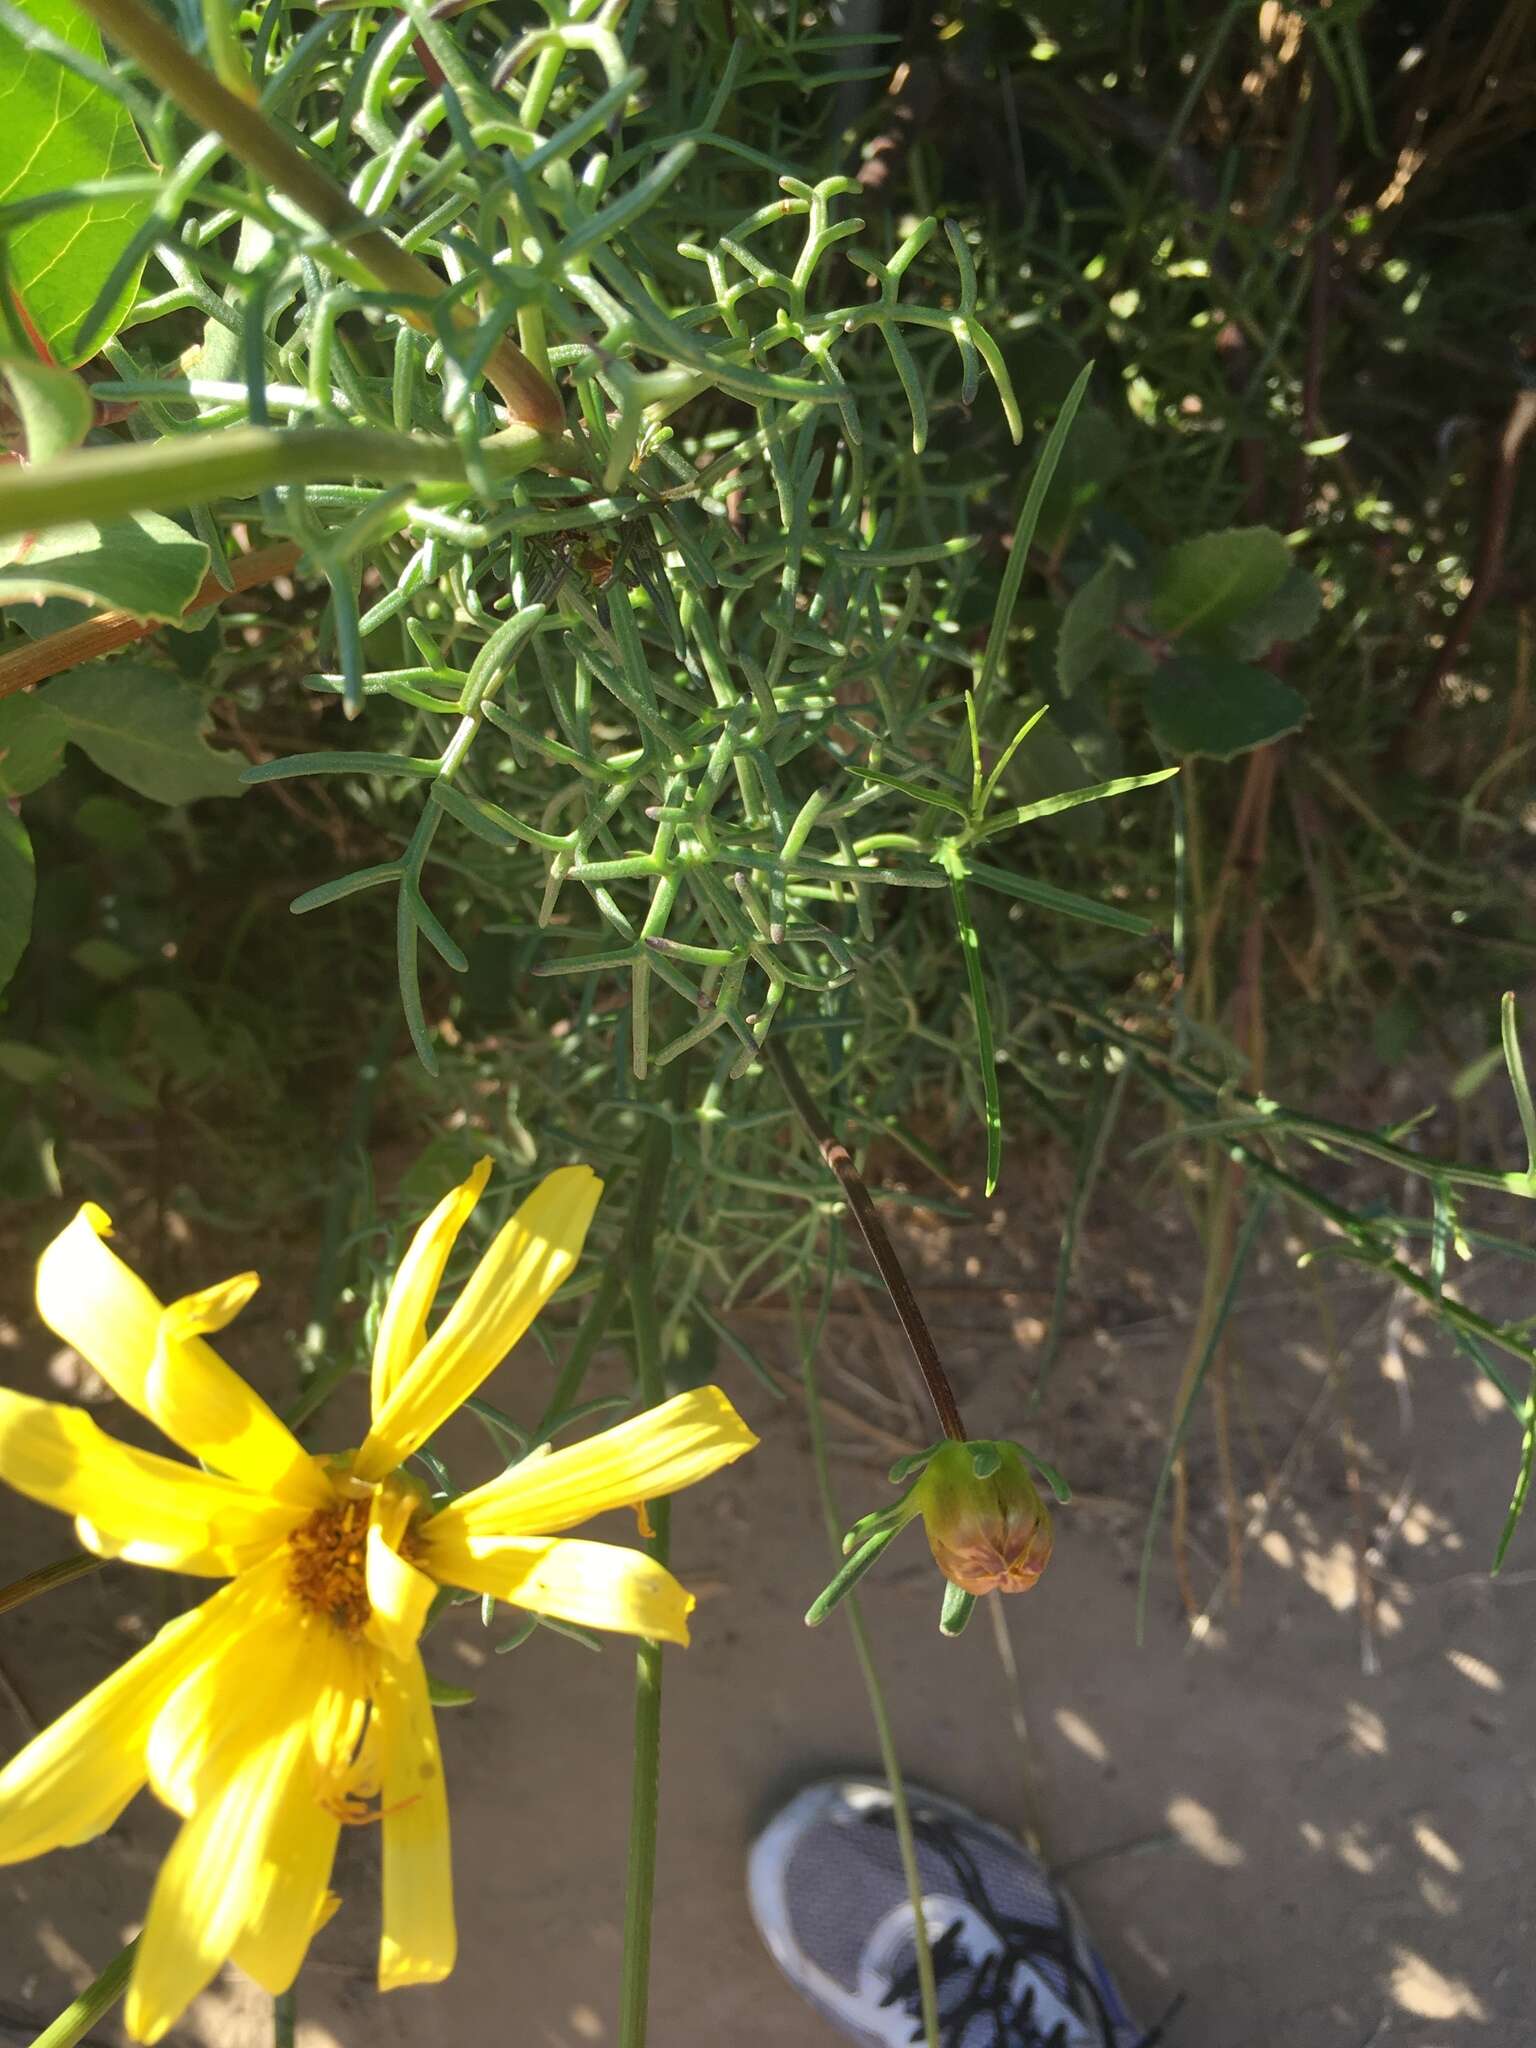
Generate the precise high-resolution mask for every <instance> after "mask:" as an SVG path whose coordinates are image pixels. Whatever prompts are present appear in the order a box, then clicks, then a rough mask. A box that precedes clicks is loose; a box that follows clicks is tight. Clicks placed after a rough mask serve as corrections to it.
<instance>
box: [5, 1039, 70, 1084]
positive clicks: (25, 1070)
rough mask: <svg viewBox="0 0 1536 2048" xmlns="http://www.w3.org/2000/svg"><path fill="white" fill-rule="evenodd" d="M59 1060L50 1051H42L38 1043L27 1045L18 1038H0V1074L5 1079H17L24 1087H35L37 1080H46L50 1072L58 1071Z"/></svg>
mask: <svg viewBox="0 0 1536 2048" xmlns="http://www.w3.org/2000/svg"><path fill="white" fill-rule="evenodd" d="M58 1068H59V1061H58V1059H57V1057H56V1056H55V1055H54V1054H53V1053H51V1052H44V1051H43V1048H42V1047H41V1046H40V1045H27V1044H25V1043H23V1041H22V1040H21V1039H19V1038H0V1074H3V1075H4V1076H5V1078H6V1080H7V1081H19V1082H20V1083H21V1085H22V1087H24V1088H35V1087H36V1086H37V1084H38V1082H39V1081H46V1080H47V1079H48V1076H49V1075H50V1074H54V1073H57V1072H58Z"/></svg>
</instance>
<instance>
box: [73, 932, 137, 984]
mask: <svg viewBox="0 0 1536 2048" xmlns="http://www.w3.org/2000/svg"><path fill="white" fill-rule="evenodd" d="M69 957H70V959H71V960H73V961H74V963H75V965H76V966H77V967H83V968H84V969H85V972H86V973H87V974H89V975H93V976H94V977H95V979H96V980H97V981H122V980H124V979H125V978H126V977H127V976H128V975H130V974H132V973H133V971H134V969H135V968H136V967H138V966H139V965H140V961H139V956H138V954H137V953H130V952H129V950H128V948H127V947H126V946H120V945H119V944H118V943H117V940H116V939H102V938H92V939H82V940H81V941H80V943H79V945H78V946H73V947H71V949H70V955H69Z"/></svg>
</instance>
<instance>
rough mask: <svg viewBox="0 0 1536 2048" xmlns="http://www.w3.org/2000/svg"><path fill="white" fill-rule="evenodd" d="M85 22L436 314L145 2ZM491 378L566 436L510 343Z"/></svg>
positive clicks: (386, 239) (418, 281)
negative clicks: (115, 45) (90, 21)
mask: <svg viewBox="0 0 1536 2048" xmlns="http://www.w3.org/2000/svg"><path fill="white" fill-rule="evenodd" d="M81 5H82V6H83V7H84V9H85V11H86V13H88V14H89V15H91V16H92V17H93V19H94V20H95V22H96V24H97V26H98V27H99V28H100V29H101V30H102V31H103V33H104V34H105V35H107V36H108V37H109V38H110V40H111V41H112V42H114V43H116V44H117V46H118V48H119V49H122V50H126V51H127V52H128V54H129V55H130V56H131V57H132V58H133V59H134V60H135V62H136V63H137V64H138V65H139V66H140V68H141V69H142V70H143V71H144V73H145V74H146V76H147V77H149V78H151V79H153V81H154V83H155V84H156V85H158V86H159V88H160V90H161V91H162V92H163V93H165V94H167V95H168V96H169V97H170V98H171V99H172V100H174V101H175V103H176V105H177V106H178V107H180V108H181V110H182V112H183V113H184V114H187V115H188V116H189V117H190V118H191V119H192V120H193V121H195V122H196V123H197V124H198V126H199V127H201V128H205V129H211V130H212V131H213V132H214V134H216V135H220V136H222V137H223V139H224V141H225V143H226V144H227V145H228V147H229V150H230V153H231V155H232V156H234V157H235V158H236V159H237V160H238V161H239V162H240V163H241V164H242V165H244V167H245V168H246V169H247V170H248V171H252V172H254V173H255V174H256V176H257V177H258V178H260V179H261V180H262V181H263V182H264V183H266V184H268V185H271V186H273V187H275V188H276V190H277V191H279V192H282V193H283V194H285V195H286V197H288V198H289V199H291V200H293V201H294V202H295V203H296V204H297V205H298V206H301V207H302V208H303V209H304V211H305V212H306V213H307V214H308V215H309V216H310V218H311V219H312V220H314V221H316V222H318V224H319V225H320V226H321V227H323V228H324V229H325V230H326V232H327V234H329V235H331V236H332V237H334V239H335V240H336V242H338V243H339V244H340V246H341V248H342V249H343V250H344V251H345V252H346V254H347V255H348V256H350V257H351V258H352V260H353V262H354V263H355V264H356V265H357V266H358V267H359V268H360V270H361V272H362V273H363V281H364V282H367V283H372V284H379V285H382V286H383V287H384V289H385V290H386V291H390V292H398V293H400V294H401V295H402V297H404V298H405V299H406V300H411V299H425V300H426V301H427V302H428V306H430V305H431V304H432V303H434V302H435V301H437V300H439V299H441V298H442V297H443V294H444V293H445V292H446V290H447V289H448V287H447V284H446V283H445V281H444V280H443V279H442V278H441V277H439V276H438V275H437V273H436V272H435V271H433V270H431V269H429V268H428V266H427V265H426V264H425V263H423V262H422V260H421V258H420V257H419V256H413V255H412V254H411V252H410V251H409V250H408V249H402V248H401V247H400V245H399V243H398V242H396V241H395V240H394V239H393V237H391V236H390V235H387V234H386V233H385V232H384V230H383V229H382V228H379V227H375V226H374V225H373V223H372V222H371V221H369V220H368V219H367V217H366V216H365V215H364V214H362V213H359V211H358V209H357V208H356V207H355V206H354V205H353V204H352V201H351V200H350V199H349V198H348V197H347V195H346V193H345V192H344V191H343V190H342V189H341V187H340V186H339V185H338V184H336V183H335V181H334V180H333V179H332V178H331V177H330V176H329V175H328V174H327V173H326V172H325V171H323V170H322V169H321V168H320V166H319V165H318V164H317V163H315V162H314V160H313V159H312V158H310V157H308V156H306V155H305V154H304V153H303V152H302V151H301V150H299V149H296V148H295V147H294V145H293V144H292V143H291V142H289V141H288V140H287V138H286V137H285V136H283V135H282V134H280V133H279V132H278V130H277V129H276V128H275V127H274V126H273V125H272V123H271V122H270V121H269V120H268V119H267V117H266V115H265V114H263V113H262V111H261V110H260V108H259V107H255V106H252V105H251V103H250V102H249V101H248V100H245V99H242V98H241V97H240V95H239V94H238V93H233V92H231V91H230V90H229V88H228V86H226V85H223V84H221V83H220V82H219V80H218V79H217V78H216V77H215V76H214V74H213V73H212V72H211V71H209V70H207V69H206V68H205V66H203V65H201V64H199V63H198V61H197V59H196V58H195V57H193V56H192V55H191V54H190V53H189V52H188V51H186V50H185V49H183V48H182V46H181V44H180V43H179V42H177V40H176V38H175V37H174V36H173V35H172V34H171V32H170V30H169V29H168V28H164V27H162V25H161V24H160V22H158V21H157V20H156V19H155V17H154V15H152V14H151V13H150V12H149V10H148V8H146V7H144V6H142V5H141V4H140V0H81ZM428 306H415V305H411V304H405V305H403V306H402V307H401V309H400V310H401V313H402V315H403V317H404V318H405V319H406V320H408V321H409V322H410V323H411V325H412V326H413V327H417V328H420V330H421V331H422V332H423V333H424V334H433V333H435V332H436V328H435V323H434V321H433V318H432V315H431V313H430V311H429V310H428ZM452 318H453V320H454V323H455V325H457V326H458V327H460V328H461V329H466V330H469V331H473V330H474V328H475V327H476V326H477V325H478V322H477V321H476V318H475V316H474V314H473V313H472V312H471V311H469V309H468V308H466V307H463V306H457V305H456V306H454V307H453V308H452ZM485 375H486V377H487V378H488V379H489V380H490V382H491V383H492V384H493V385H494V386H495V387H496V389H497V391H499V392H500V393H501V396H502V398H503V400H504V401H505V402H506V406H507V409H508V411H509V412H510V413H511V415H512V417H513V419H514V420H519V421H521V422H523V423H524V424H525V425H528V426H531V427H535V428H537V429H538V430H539V431H541V432H542V433H547V434H558V433H559V432H560V431H561V429H562V428H563V427H564V425H565V408H564V407H563V406H562V404H561V402H560V395H559V393H558V392H557V391H556V390H555V389H554V387H553V386H552V385H551V384H550V383H549V382H548V381H547V380H546V379H545V378H544V377H541V376H540V374H539V372H538V371H537V370H536V369H535V368H534V367H533V365H532V363H530V362H529V360H528V358H527V357H526V356H525V355H524V354H523V353H522V351H521V350H520V349H519V348H517V347H515V346H514V345H513V343H512V342H510V341H508V340H507V339H506V337H505V336H502V337H501V338H500V339H498V340H497V342H496V343H495V345H494V347H493V348H492V349H491V352H490V354H489V356H488V357H487V359H486V364H485Z"/></svg>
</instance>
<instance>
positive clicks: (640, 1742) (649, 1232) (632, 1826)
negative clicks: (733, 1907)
mask: <svg viewBox="0 0 1536 2048" xmlns="http://www.w3.org/2000/svg"><path fill="white" fill-rule="evenodd" d="M685 1067H686V1062H682V1061H680V1062H679V1063H678V1065H677V1066H676V1068H674V1070H673V1071H674V1073H675V1074H676V1075H678V1076H681V1075H682V1074H683V1072H684V1071H685ZM671 1162H672V1125H671V1122H670V1121H669V1119H668V1118H667V1117H666V1116H658V1117H657V1118H655V1119H654V1121H653V1122H652V1124H651V1127H650V1129H649V1130H648V1131H647V1132H646V1135H645V1143H644V1146H643V1147H642V1149H641V1154H640V1171H639V1173H638V1174H637V1175H636V1177H635V1191H634V1200H633V1204H632V1206H631V1209H630V1212H629V1230H628V1237H627V1244H626V1248H625V1249H626V1257H625V1260H624V1266H625V1269H626V1277H627V1279H628V1282H629V1305H630V1313H631V1315H632V1316H633V1318H634V1326H635V1367H636V1371H637V1373H638V1376H639V1381H640V1398H641V1401H642V1402H643V1403H644V1405H645V1406H646V1407H647V1408H654V1407H655V1406H656V1405H657V1404H658V1403H659V1402H660V1401H661V1400H662V1399H663V1398H664V1396H665V1393H666V1388H665V1386H664V1385H663V1381H662V1370H661V1325H660V1320H659V1318H658V1316H657V1313H656V1285H655V1281H656V1259H655V1238H656V1219H657V1217H658V1216H659V1215H660V1214H661V1206H662V1200H663V1196H664V1193H665V1189H666V1181H667V1170H668V1168H669V1166H670V1165H671ZM671 1505H672V1504H671V1502H670V1501H665V1500H660V1501H656V1502H655V1503H654V1504H653V1505H652V1507H651V1509H650V1516H651V1526H652V1528H653V1529H654V1530H655V1532H656V1533H655V1535H654V1536H653V1537H651V1538H650V1540H649V1541H648V1542H647V1543H646V1546H645V1548H646V1549H647V1550H648V1551H649V1553H650V1555H651V1556H652V1557H654V1558H655V1559H656V1561H657V1563H658V1564H665V1563H666V1561H667V1549H668V1541H669V1538H670V1536H671V1513H670V1510H671ZM661 1678H662V1663H661V1644H660V1643H653V1642H642V1643H641V1645H640V1650H639V1654H638V1656H637V1658H636V1664H635V1768H634V1781H633V1792H632V1795H631V1799H630V1809H629V1866H628V1873H627V1876H626V1880H625V1892H624V1961H623V1965H622V1967H621V1971H620V1976H619V2048H645V2037H646V2025H647V2019H648V2009H649V2004H650V1986H651V1915H652V1908H653V1906H654V1904H655V1897H656V1809H657V1800H658V1796H659V1793H660V1788H661Z"/></svg>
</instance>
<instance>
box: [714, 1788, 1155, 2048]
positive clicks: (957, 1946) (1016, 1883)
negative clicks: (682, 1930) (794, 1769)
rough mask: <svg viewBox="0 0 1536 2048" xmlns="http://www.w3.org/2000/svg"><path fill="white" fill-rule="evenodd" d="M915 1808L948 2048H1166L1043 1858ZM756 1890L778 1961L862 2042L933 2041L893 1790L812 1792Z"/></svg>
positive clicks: (912, 1798)
mask: <svg viewBox="0 0 1536 2048" xmlns="http://www.w3.org/2000/svg"><path fill="white" fill-rule="evenodd" d="M907 1796H908V1799H909V1802H910V1804H911V1808H912V1828H913V1833H914V1835H915V1836H916V1839H917V1861H918V1869H919V1871H920V1873H921V1875H922V1881H923V1894H924V1896H923V1917H924V1919H925V1921H926V1923H927V1927H928V1939H929V1941H930V1943H931V1944H932V1948H933V1968H934V1977H935V1980H936V1987H937V1992H938V2005H939V2037H940V2039H941V2041H942V2042H943V2044H944V2048H1151V2041H1152V2039H1153V2038H1154V2037H1153V2036H1148V2035H1145V2034H1143V2033H1141V2032H1140V2031H1139V2030H1138V2028H1136V2027H1135V2026H1134V2025H1133V2024H1132V2022H1131V2019H1130V2016H1129V2015H1128V2014H1127V2012H1126V2010H1125V2007H1124V2005H1123V2004H1122V2002H1121V1999H1120V1994H1119V1993H1118V1992H1117V1991H1116V1989H1115V1986H1114V1984H1113V1982H1112V1981H1111V1979H1110V1976H1109V1972H1108V1971H1107V1970H1106V1969H1105V1967H1104V1965H1103V1963H1102V1962H1101V1961H1100V1959H1099V1957H1098V1956H1097V1955H1096V1954H1095V1952H1094V1950H1093V1948H1092V1946H1091V1945H1090V1943H1089V1941H1088V1938H1087V1936H1086V1934H1085V1933H1084V1931H1083V1927H1082V1924H1081V1922H1080V1921H1079V1919H1078V1917H1077V1914H1076V1911H1075V1910H1074V1908H1073V1906H1072V1904H1071V1902H1070V1901H1069V1900H1068V1899H1067V1897H1066V1896H1065V1894H1064V1893H1063V1892H1061V1891H1060V1890H1059V1889H1058V1888H1057V1887H1056V1886H1055V1885H1054V1884H1052V1882H1051V1880H1050V1878H1049V1877H1047V1875H1046V1873H1045V1871H1044V1870H1043V1869H1042V1868H1041V1866H1040V1865H1039V1864H1038V1863H1037V1862H1036V1861H1035V1859H1034V1858H1033V1857H1032V1856H1031V1855H1030V1854H1029V1852H1028V1851H1027V1850H1026V1849H1025V1848H1023V1847H1022V1846H1021V1844H1020V1843H1018V1842H1016V1841H1015V1840H1014V1839H1013V1838H1012V1836H1010V1835H1008V1834H1005V1833H1004V1831H1003V1830H1002V1829H1001V1828H998V1827H994V1826H992V1825H991V1823H990V1822H987V1821H983V1820H978V1819H977V1818H976V1816H975V1815H974V1814H972V1813H969V1812H967V1811H966V1809H965V1808H964V1807H963V1806H957V1805H955V1803H954V1802H953V1801H952V1800H949V1799H943V1798H940V1797H939V1796H938V1795H937V1794H935V1793H932V1792H922V1791H917V1790H913V1789H910V1788H909V1791H908V1795H907ZM747 1891H748V1897H749V1901H750V1904H751V1908H752V1917H753V1919H754V1920H755V1921H756V1922H757V1928H758V1932H759V1933H760V1934H761V1935H762V1937H763V1940H764V1941H765V1942H766V1943H767V1944H768V1948H769V1951H770V1952H771V1954H772V1956H773V1959H774V1961H775V1962H776V1963H777V1964H778V1966H779V1968H780V1969H781V1970H782V1971H783V1972H784V1974H785V1976H786V1977H788V1978H789V1980H790V1982H791V1983H792V1984H793V1985H794V1986H795V1988H796V1990H797V1991H799V1992H800V1993H801V1994H802V1995H803V1996H804V1997H806V1998H807V1999H809V2000H810V2002H811V2004H812V2005H814V2006H816V2007H817V2009H818V2010H819V2011H821V2012H822V2013H824V2014H825V2015H826V2017H827V2018H828V2019H829V2020H830V2021H831V2022H832V2024H833V2025H834V2026H835V2027H837V2028H838V2029H839V2030H840V2031H841V2032H842V2033H843V2034H845V2035H846V2036H847V2037H848V2038H849V2040H852V2041H859V2042H863V2043H865V2044H866V2048H909V2044H910V2043H911V2042H914V2041H921V2040H922V2038H923V2027H922V2017H921V2014H922V2005H921V2000H920V1998H919V1995H918V1986H917V1951H916V1946H915V1944H914V1942H913V1939H912V1907H911V1903H910V1901H909V1899H908V1897H907V1887H906V1881H905V1879H904V1877H903V1876H902V1869H901V1856H900V1852H899V1849H898V1847H897V1842H896V1828H895V1822H894V1819H893V1817H892V1811H891V1795H890V1792H889V1790H888V1789H887V1787H886V1785H885V1783H884V1781H883V1780H882V1779H876V1778H829V1779H824V1780H823V1781H821V1782H820V1783H819V1784H814V1785H808V1786H806V1788H805V1789H804V1790H803V1791H801V1792H798V1793H796V1795H795V1797H794V1798H793V1799H791V1800H790V1802H789V1804H788V1805H787V1806H785V1807H783V1808H781V1809H780V1811H779V1812H778V1813H776V1814H775V1815H774V1817H773V1819H772V1820H771V1821H769V1823H768V1825H767V1826H766V1827H765V1828H764V1829H763V1831H762V1833H761V1834H760V1835H759V1836H758V1838H757V1840H756V1841H755V1842H754V1843H753V1845H752V1851H751V1855H750V1857H749V1859H748V1863H747ZM1159 2031H1160V2030H1159Z"/></svg>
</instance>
